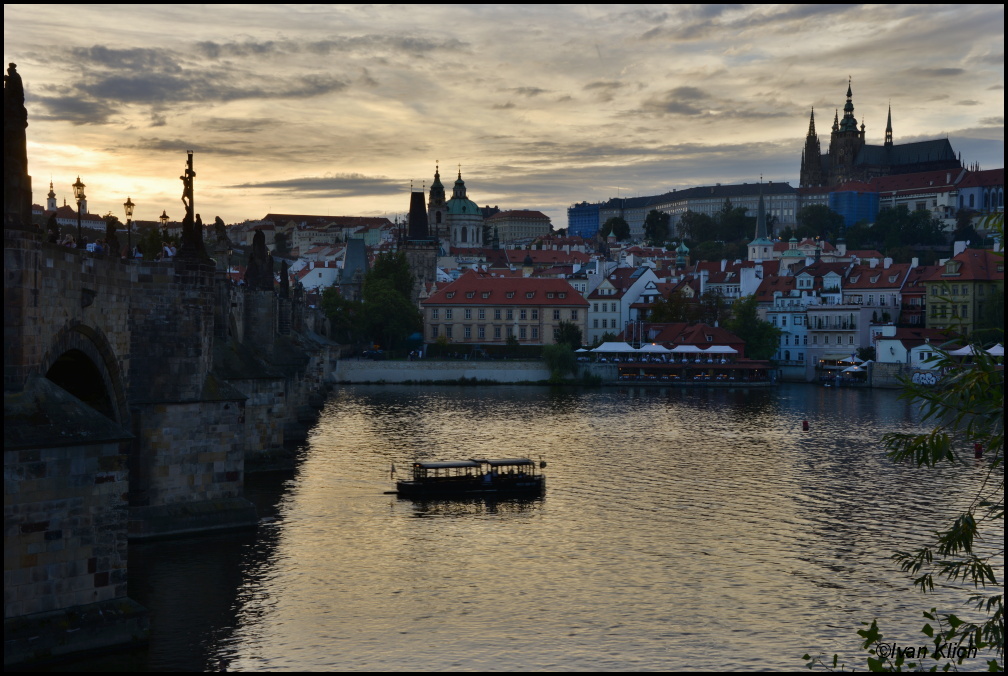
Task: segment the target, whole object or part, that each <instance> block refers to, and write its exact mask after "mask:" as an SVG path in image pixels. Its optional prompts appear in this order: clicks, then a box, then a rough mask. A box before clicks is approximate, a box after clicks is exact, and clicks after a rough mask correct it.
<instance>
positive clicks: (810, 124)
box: [808, 106, 816, 136]
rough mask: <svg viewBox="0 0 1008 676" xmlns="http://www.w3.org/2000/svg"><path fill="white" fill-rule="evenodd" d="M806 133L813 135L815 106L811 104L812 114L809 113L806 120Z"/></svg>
mask: <svg viewBox="0 0 1008 676" xmlns="http://www.w3.org/2000/svg"><path fill="white" fill-rule="evenodd" d="M808 135H809V136H815V135H816V133H815V106H812V114H811V115H809V121H808Z"/></svg>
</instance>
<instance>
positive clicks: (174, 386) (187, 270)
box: [4, 64, 333, 667]
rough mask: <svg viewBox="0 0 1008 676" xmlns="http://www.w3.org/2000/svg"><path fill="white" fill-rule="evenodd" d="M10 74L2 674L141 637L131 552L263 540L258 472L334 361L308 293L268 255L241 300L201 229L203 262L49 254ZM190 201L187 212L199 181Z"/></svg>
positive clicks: (305, 416)
mask: <svg viewBox="0 0 1008 676" xmlns="http://www.w3.org/2000/svg"><path fill="white" fill-rule="evenodd" d="M8 74H9V75H8V76H5V79H4V666H5V667H7V666H8V665H16V664H24V663H27V662H32V661H37V660H44V659H53V658H58V657H60V656H61V655H67V654H71V653H74V652H76V651H79V650H93V649H97V648H103V647H108V646H111V645H116V644H120V643H124V642H131V641H142V640H144V638H145V636H146V632H147V619H146V612H145V610H144V609H143V608H140V607H139V606H138V605H137V604H135V603H134V602H132V601H131V600H130V599H129V598H128V596H127V560H128V544H129V542H130V541H134V540H141V539H145V538H155V537H158V538H159V537H174V536H180V535H189V534H197V533H208V532H213V531H215V530H220V529H229V528H251V527H254V526H255V525H256V523H257V521H258V519H257V515H256V511H255V508H254V507H253V506H252V505H251V503H249V502H248V501H246V500H245V499H244V498H243V486H244V478H245V471H246V465H247V463H248V462H262V461H263V460H264V458H267V459H268V458H270V457H272V455H273V454H275V453H277V452H282V451H283V449H284V448H285V446H288V445H289V444H290V442H292V441H296V440H298V438H303V435H304V432H305V431H306V429H307V425H308V424H310V422H311V421H312V419H313V416H315V415H317V412H318V411H319V410H320V408H321V405H322V403H323V399H324V396H325V392H326V390H327V388H328V387H329V382H330V371H329V364H330V363H331V355H330V350H331V348H332V347H333V346H331V344H330V343H329V341H328V340H327V339H325V338H324V337H323V335H321V334H324V333H325V330H324V321H323V320H322V319H321V317H319V316H318V315H317V314H316V313H314V312H313V311H312V310H311V309H310V308H308V307H307V306H306V305H305V304H304V302H303V295H301V294H298V293H295V294H294V295H293V297H291V294H290V293H289V290H288V289H287V288H286V286H284V285H282V286H281V287H280V291H279V292H278V291H276V290H274V287H273V269H272V259H271V258H268V256H267V258H266V259H263V260H259V261H258V263H257V264H258V265H259V269H260V270H262V271H264V273H263V274H264V279H265V281H264V282H263V283H262V284H260V285H259V286H257V287H247V286H245V287H239V286H235V285H233V284H232V283H231V282H230V281H229V280H228V278H227V276H226V275H225V273H224V271H223V269H221V268H219V267H217V266H216V264H215V262H214V259H213V258H212V257H210V256H209V255H207V254H206V253H205V250H203V245H202V224H198V227H199V228H200V230H199V250H198V251H196V253H195V254H194V255H187V256H181V255H180V256H179V257H177V258H174V259H171V260H166V261H150V262H146V261H135V260H130V261H123V260H120V259H119V258H118V257H112V258H109V257H105V256H102V255H100V254H98V255H96V254H92V253H89V252H87V251H85V250H83V249H68V248H65V247H61V246H59V245H57V244H54V243H50V242H48V241H46V239H47V238H46V237H45V235H44V233H43V232H42V230H41V228H39V227H38V226H37V225H36V224H33V223H32V220H31V203H32V200H31V177H30V176H28V174H27V156H26V151H25V148H26V140H25V129H26V127H27V117H26V112H25V110H24V105H23V101H24V96H23V90H21V85H20V77H17V75H16V72H15V71H14V66H13V64H12V65H11V67H10V68H9V69H8ZM191 160H192V157H191V154H190V165H189V167H190V169H191ZM193 175H194V174H193ZM183 180H185V179H183ZM186 191H187V192H186V196H187V198H188V203H189V205H191V203H192V185H191V179H190V182H189V183H188V184H187V185H186ZM190 211H191V209H190ZM189 215H190V216H191V213H190V214H189ZM195 220H196V221H197V223H198V217H197V218H196V219H195ZM189 221H190V224H191V223H192V221H193V219H192V218H189ZM191 232H192V227H190V233H191ZM183 245H185V242H183ZM263 255H266V254H265V252H263ZM251 262H252V261H250V267H251Z"/></svg>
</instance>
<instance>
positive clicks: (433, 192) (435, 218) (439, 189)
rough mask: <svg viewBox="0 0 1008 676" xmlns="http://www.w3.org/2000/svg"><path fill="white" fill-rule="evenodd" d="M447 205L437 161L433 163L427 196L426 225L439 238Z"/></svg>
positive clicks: (442, 229) (432, 234) (445, 220)
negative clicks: (432, 179)
mask: <svg viewBox="0 0 1008 676" xmlns="http://www.w3.org/2000/svg"><path fill="white" fill-rule="evenodd" d="M447 215H448V206H447V203H446V201H445V189H444V185H442V184H441V172H440V170H439V167H438V165H437V163H435V164H434V182H433V183H431V187H430V191H429V192H428V197H427V227H428V228H430V235H431V237H434V238H440V237H442V236H444V235H445V227H446V225H447V218H446V217H447Z"/></svg>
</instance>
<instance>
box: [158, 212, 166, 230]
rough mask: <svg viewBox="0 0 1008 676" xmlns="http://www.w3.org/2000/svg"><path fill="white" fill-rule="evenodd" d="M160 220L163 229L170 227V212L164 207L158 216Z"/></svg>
mask: <svg viewBox="0 0 1008 676" xmlns="http://www.w3.org/2000/svg"><path fill="white" fill-rule="evenodd" d="M158 220H159V221H161V230H167V229H168V214H167V213H165V210H164V209H162V210H161V215H160V216H158Z"/></svg>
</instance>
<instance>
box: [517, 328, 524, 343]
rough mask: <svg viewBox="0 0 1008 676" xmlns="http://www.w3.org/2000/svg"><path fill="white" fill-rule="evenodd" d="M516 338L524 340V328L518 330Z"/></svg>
mask: <svg viewBox="0 0 1008 676" xmlns="http://www.w3.org/2000/svg"><path fill="white" fill-rule="evenodd" d="M518 338H520V339H521V340H525V327H524V326H521V327H519V328H518Z"/></svg>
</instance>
